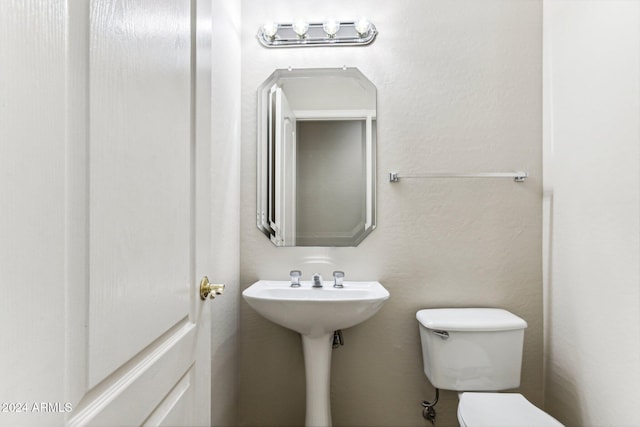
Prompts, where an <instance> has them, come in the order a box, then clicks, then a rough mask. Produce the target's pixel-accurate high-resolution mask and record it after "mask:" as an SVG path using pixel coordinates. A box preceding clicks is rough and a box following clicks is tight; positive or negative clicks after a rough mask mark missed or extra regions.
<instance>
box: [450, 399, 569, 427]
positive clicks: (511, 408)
mask: <svg viewBox="0 0 640 427" xmlns="http://www.w3.org/2000/svg"><path fill="white" fill-rule="evenodd" d="M459 399H460V402H459V403H458V422H459V423H460V427H562V424H561V423H560V422H558V421H557V420H556V419H555V418H553V417H552V416H551V415H549V414H547V413H546V412H544V411H543V410H541V409H539V408H538V407H536V406H535V405H534V404H532V403H531V402H529V401H528V400H527V399H526V398H525V397H524V396H523V395H521V394H519V393H479V392H463V393H460V395H459Z"/></svg>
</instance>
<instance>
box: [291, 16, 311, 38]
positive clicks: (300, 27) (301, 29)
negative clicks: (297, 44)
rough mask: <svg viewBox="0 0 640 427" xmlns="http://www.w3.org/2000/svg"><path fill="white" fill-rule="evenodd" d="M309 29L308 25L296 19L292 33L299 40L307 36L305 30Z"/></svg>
mask: <svg viewBox="0 0 640 427" xmlns="http://www.w3.org/2000/svg"><path fill="white" fill-rule="evenodd" d="M308 29H309V23H308V22H307V21H305V20H304V19H297V20H296V22H294V23H293V31H294V32H295V33H296V34H297V35H298V37H300V38H301V39H303V38H304V36H305V35H306V34H307V30H308Z"/></svg>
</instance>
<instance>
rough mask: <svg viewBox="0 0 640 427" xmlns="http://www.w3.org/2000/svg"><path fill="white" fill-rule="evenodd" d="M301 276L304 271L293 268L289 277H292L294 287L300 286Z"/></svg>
mask: <svg viewBox="0 0 640 427" xmlns="http://www.w3.org/2000/svg"><path fill="white" fill-rule="evenodd" d="M300 276H302V272H301V271H300V270H291V271H290V272H289V277H291V287H292V288H298V287H300Z"/></svg>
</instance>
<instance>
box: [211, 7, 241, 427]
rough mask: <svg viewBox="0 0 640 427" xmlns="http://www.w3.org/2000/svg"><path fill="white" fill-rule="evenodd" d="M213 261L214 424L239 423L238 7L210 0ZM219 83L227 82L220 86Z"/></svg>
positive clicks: (212, 376)
mask: <svg viewBox="0 0 640 427" xmlns="http://www.w3.org/2000/svg"><path fill="white" fill-rule="evenodd" d="M212 13H213V22H212V25H213V37H214V40H220V39H224V40H225V42H224V43H217V42H215V41H214V43H213V64H212V79H213V84H212V88H213V89H212V92H213V99H212V114H213V121H212V144H213V147H212V150H211V151H212V153H213V156H214V158H213V160H212V165H214V168H213V170H212V171H211V180H212V191H213V194H212V196H211V200H212V201H213V202H212V211H213V212H212V214H213V218H212V221H213V225H212V227H211V228H212V229H213V257H214V258H213V262H214V268H213V270H212V271H211V273H210V276H209V278H210V279H211V280H212V281H214V280H215V282H216V283H217V282H221V283H224V284H226V285H227V288H226V291H225V294H224V295H222V296H221V297H219V298H216V300H215V301H211V302H209V304H211V321H212V326H211V337H212V338H211V363H212V365H211V400H212V402H211V423H212V425H213V426H221V427H222V426H232V425H235V424H236V423H237V413H238V410H237V408H238V406H237V400H238V394H237V370H238V363H237V360H238V350H237V348H238V347H237V342H238V341H237V331H238V311H239V306H238V304H239V298H240V286H239V283H238V271H239V268H240V266H239V264H240V237H239V235H240V197H239V194H240V183H239V176H240V111H241V110H240V100H239V99H238V94H239V93H240V61H241V58H240V4H239V2H236V1H235V0H212ZM220 82H225V84H224V85H221V84H220Z"/></svg>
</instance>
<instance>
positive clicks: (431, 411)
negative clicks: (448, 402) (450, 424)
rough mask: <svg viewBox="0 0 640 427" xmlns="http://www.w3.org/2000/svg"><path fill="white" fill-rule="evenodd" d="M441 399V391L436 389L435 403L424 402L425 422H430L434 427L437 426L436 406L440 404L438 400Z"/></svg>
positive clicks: (423, 414) (423, 413)
mask: <svg viewBox="0 0 640 427" xmlns="http://www.w3.org/2000/svg"><path fill="white" fill-rule="evenodd" d="M439 397H440V390H438V389H436V398H435V399H434V400H433V402H428V401H426V400H423V401H422V403H421V405H422V416H423V417H424V419H425V420H427V421H429V422H430V423H431V424H432V425H436V410H435V408H434V406H436V403H438V398H439Z"/></svg>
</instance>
